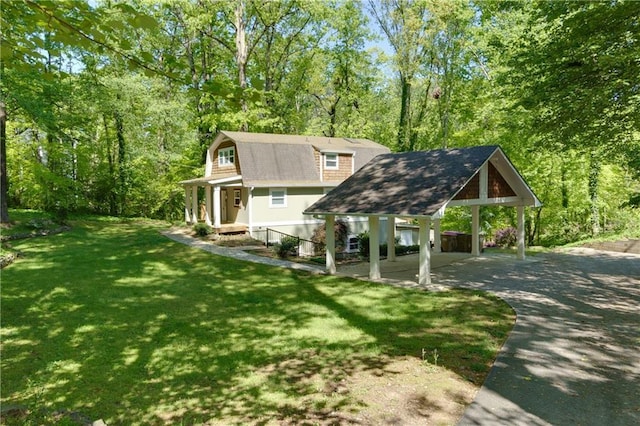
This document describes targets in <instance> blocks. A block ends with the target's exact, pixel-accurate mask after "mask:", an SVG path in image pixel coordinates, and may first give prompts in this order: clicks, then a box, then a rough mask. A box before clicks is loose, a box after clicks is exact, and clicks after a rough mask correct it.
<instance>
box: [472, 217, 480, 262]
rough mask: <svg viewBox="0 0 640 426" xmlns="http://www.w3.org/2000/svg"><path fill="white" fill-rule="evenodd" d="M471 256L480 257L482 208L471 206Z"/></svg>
mask: <svg viewBox="0 0 640 426" xmlns="http://www.w3.org/2000/svg"><path fill="white" fill-rule="evenodd" d="M471 255H472V256H480V206H471Z"/></svg>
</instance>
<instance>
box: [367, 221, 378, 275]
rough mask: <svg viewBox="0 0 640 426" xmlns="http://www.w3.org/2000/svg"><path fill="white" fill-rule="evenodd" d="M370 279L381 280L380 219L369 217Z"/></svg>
mask: <svg viewBox="0 0 640 426" xmlns="http://www.w3.org/2000/svg"><path fill="white" fill-rule="evenodd" d="M369 279H372V280H378V279H380V218H379V217H378V216H369Z"/></svg>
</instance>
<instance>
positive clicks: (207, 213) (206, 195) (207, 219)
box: [204, 186, 211, 226]
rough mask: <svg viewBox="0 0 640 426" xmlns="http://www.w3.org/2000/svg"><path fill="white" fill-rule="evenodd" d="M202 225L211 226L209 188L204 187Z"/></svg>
mask: <svg viewBox="0 0 640 426" xmlns="http://www.w3.org/2000/svg"><path fill="white" fill-rule="evenodd" d="M204 223H206V224H207V225H208V226H211V187H210V186H205V187H204Z"/></svg>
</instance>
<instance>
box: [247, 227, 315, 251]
mask: <svg viewBox="0 0 640 426" xmlns="http://www.w3.org/2000/svg"><path fill="white" fill-rule="evenodd" d="M254 238H256V239H258V240H260V241H263V242H264V243H265V244H266V245H267V247H273V246H275V245H276V244H280V243H281V242H282V240H283V239H284V238H290V239H291V240H292V241H294V242H295V247H296V249H295V253H293V254H294V255H296V256H298V257H305V256H316V255H318V254H319V252H320V250H319V247H318V246H317V244H316V243H314V242H313V241H310V240H305V239H304V238H300V237H298V236H295V235H289V234H286V233H284V232H280V231H276V230H275V229H271V228H267V229H264V230H257V231H254Z"/></svg>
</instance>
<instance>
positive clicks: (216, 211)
mask: <svg viewBox="0 0 640 426" xmlns="http://www.w3.org/2000/svg"><path fill="white" fill-rule="evenodd" d="M221 212H222V210H221V209H220V187H219V186H218V185H216V186H214V187H213V227H214V228H215V229H220V228H221V223H222V222H221V221H220V216H221V215H222V213H221Z"/></svg>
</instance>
